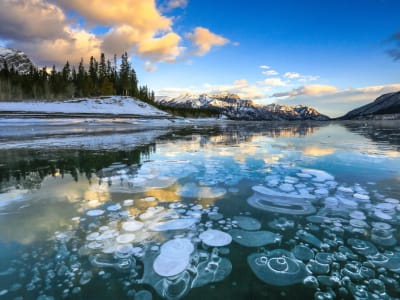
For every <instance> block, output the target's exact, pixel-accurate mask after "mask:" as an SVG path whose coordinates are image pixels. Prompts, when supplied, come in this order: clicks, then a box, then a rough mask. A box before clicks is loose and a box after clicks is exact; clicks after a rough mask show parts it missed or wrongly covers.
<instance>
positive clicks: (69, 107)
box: [0, 96, 169, 117]
mask: <svg viewBox="0 0 400 300" xmlns="http://www.w3.org/2000/svg"><path fill="white" fill-rule="evenodd" d="M0 111H3V112H7V111H10V112H11V111H18V112H43V113H66V114H68V113H86V114H113V115H118V114H125V115H127V114H128V115H140V116H146V117H154V116H169V114H168V113H166V112H163V111H161V110H159V109H157V108H155V107H154V106H151V105H149V104H147V103H144V102H142V101H139V100H136V99H133V98H131V97H122V96H112V97H101V98H82V99H73V100H65V101H23V102H0Z"/></svg>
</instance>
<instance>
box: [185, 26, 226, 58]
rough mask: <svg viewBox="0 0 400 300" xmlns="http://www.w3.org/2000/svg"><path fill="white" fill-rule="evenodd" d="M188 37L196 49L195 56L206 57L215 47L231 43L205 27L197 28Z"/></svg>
mask: <svg viewBox="0 0 400 300" xmlns="http://www.w3.org/2000/svg"><path fill="white" fill-rule="evenodd" d="M186 37H187V38H188V39H190V40H191V41H192V44H193V45H194V46H195V47H196V50H194V51H193V54H195V55H204V54H206V53H207V52H209V51H210V50H211V48H212V47H214V46H223V45H226V44H228V43H229V42H230V41H229V40H228V39H226V38H224V37H223V36H221V35H217V34H215V33H212V32H211V31H210V30H209V29H207V28H204V27H196V28H195V29H194V32H193V33H188V34H186Z"/></svg>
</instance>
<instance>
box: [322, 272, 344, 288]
mask: <svg viewBox="0 0 400 300" xmlns="http://www.w3.org/2000/svg"><path fill="white" fill-rule="evenodd" d="M318 282H319V283H321V285H323V286H328V287H332V288H335V287H338V286H340V285H341V282H340V278H339V277H337V276H326V275H320V276H318Z"/></svg>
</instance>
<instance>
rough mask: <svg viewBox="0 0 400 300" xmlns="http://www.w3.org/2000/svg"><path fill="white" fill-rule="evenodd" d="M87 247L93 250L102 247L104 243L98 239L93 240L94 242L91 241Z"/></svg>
mask: <svg viewBox="0 0 400 300" xmlns="http://www.w3.org/2000/svg"><path fill="white" fill-rule="evenodd" d="M86 247H87V248H88V249H91V250H96V249H100V248H102V247H103V243H101V242H98V241H93V242H90V243H89V244H87V246H86Z"/></svg>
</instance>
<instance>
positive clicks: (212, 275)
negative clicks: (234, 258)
mask: <svg viewBox="0 0 400 300" xmlns="http://www.w3.org/2000/svg"><path fill="white" fill-rule="evenodd" d="M231 271H232V263H231V262H230V261H229V260H228V259H227V258H225V257H219V256H218V255H216V253H213V254H211V256H210V257H209V259H207V260H205V261H202V262H200V263H199V265H198V266H197V274H196V276H195V277H194V279H193V282H192V288H196V287H201V286H204V285H206V284H209V283H212V282H219V281H222V280H224V279H225V278H226V277H228V275H229V274H230V273H231Z"/></svg>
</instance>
